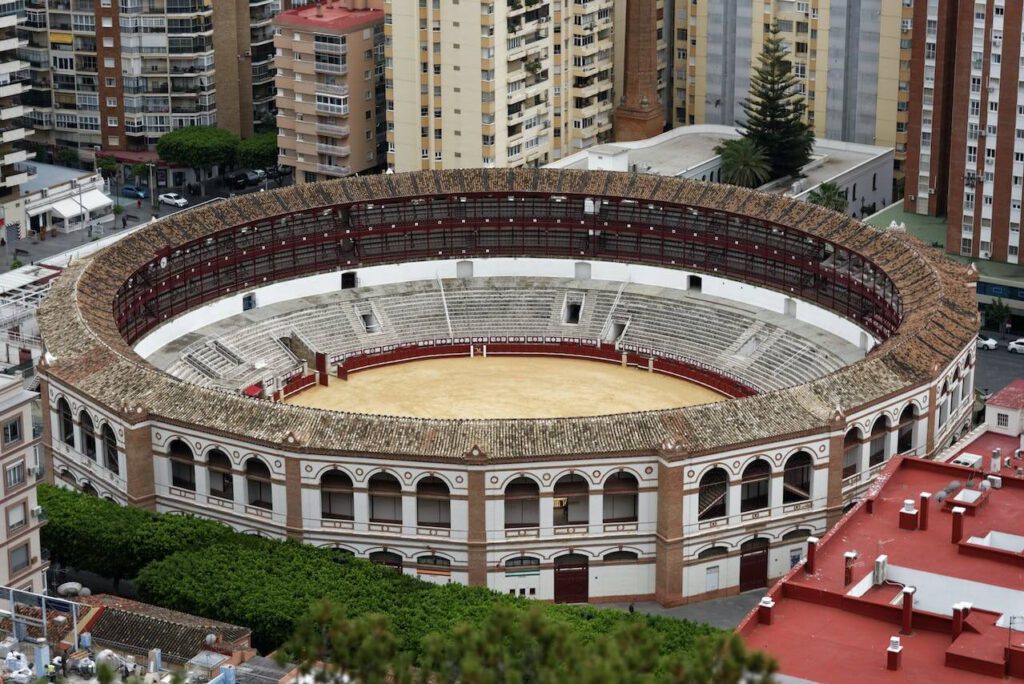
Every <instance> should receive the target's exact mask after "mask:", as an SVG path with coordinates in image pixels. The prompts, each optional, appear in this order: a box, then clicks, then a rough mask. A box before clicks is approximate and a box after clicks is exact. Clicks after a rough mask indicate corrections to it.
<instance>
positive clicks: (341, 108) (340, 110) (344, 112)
mask: <svg viewBox="0 0 1024 684" xmlns="http://www.w3.org/2000/svg"><path fill="white" fill-rule="evenodd" d="M316 111H317V112H319V113H321V114H334V115H335V116H348V105H336V104H327V103H326V102H317V103H316Z"/></svg>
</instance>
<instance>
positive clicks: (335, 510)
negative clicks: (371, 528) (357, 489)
mask: <svg viewBox="0 0 1024 684" xmlns="http://www.w3.org/2000/svg"><path fill="white" fill-rule="evenodd" d="M354 511H355V507H354V504H353V494H352V478H350V477H349V476H348V475H346V474H345V473H343V472H340V471H337V470H332V471H329V472H326V473H324V475H323V477H321V478H320V516H321V517H322V518H327V519H330V520H352V519H353V518H354V517H355V513H354Z"/></svg>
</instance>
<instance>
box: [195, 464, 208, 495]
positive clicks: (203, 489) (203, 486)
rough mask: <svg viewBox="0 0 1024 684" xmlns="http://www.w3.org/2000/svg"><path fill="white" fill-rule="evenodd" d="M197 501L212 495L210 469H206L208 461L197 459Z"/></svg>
mask: <svg viewBox="0 0 1024 684" xmlns="http://www.w3.org/2000/svg"><path fill="white" fill-rule="evenodd" d="M195 469H196V501H205V500H206V497H208V496H209V495H210V471H208V470H207V469H206V462H205V461H200V460H199V459H198V458H197V459H196V464H195Z"/></svg>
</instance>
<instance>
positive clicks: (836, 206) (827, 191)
mask: <svg viewBox="0 0 1024 684" xmlns="http://www.w3.org/2000/svg"><path fill="white" fill-rule="evenodd" d="M807 201H808V202H810V203H811V204H817V205H818V206H819V207H825V208H826V209H831V210H832V211H838V212H839V213H840V214H845V213H846V206H847V201H846V193H844V192H843V191H842V190H840V189H839V186H838V185H836V184H835V183H822V184H821V185H819V186H818V187H816V188H814V190H811V193H810V194H809V195H807Z"/></svg>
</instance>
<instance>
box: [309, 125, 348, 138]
mask: <svg viewBox="0 0 1024 684" xmlns="http://www.w3.org/2000/svg"><path fill="white" fill-rule="evenodd" d="M316 130H317V132H318V133H329V134H331V135H336V136H338V137H340V138H347V137H348V134H349V130H350V129H349V127H348V126H344V125H342V126H338V125H335V124H328V123H319V122H317V124H316Z"/></svg>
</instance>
